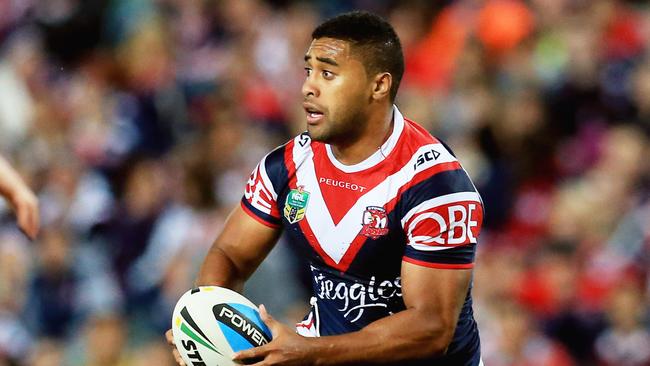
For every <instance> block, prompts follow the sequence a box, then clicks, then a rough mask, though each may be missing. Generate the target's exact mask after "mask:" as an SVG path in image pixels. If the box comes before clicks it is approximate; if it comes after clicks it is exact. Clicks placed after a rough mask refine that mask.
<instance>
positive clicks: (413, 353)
mask: <svg viewBox="0 0 650 366" xmlns="http://www.w3.org/2000/svg"><path fill="white" fill-rule="evenodd" d="M455 325H456V324H455V322H454V323H453V324H445V323H444V321H443V320H440V319H427V318H426V317H424V316H423V314H421V313H420V312H419V311H417V310H416V309H408V310H405V311H402V312H400V313H397V314H395V315H392V316H389V317H386V318H383V319H380V320H377V321H375V322H373V323H372V324H370V325H368V326H367V327H365V328H364V329H362V330H360V331H357V332H353V333H348V334H344V335H338V336H326V337H320V338H314V339H313V342H312V345H313V352H314V355H315V357H316V362H315V364H317V365H364V364H373V365H374V364H400V362H404V361H406V360H416V359H425V358H430V357H434V356H437V355H442V354H444V353H445V351H446V350H447V347H448V346H449V343H450V342H451V339H452V337H453V334H454V329H455Z"/></svg>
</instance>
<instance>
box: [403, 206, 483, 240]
mask: <svg viewBox="0 0 650 366" xmlns="http://www.w3.org/2000/svg"><path fill="white" fill-rule="evenodd" d="M481 216H482V210H481V208H480V207H478V204H477V203H457V204H451V205H445V206H439V207H436V208H434V209H432V210H429V211H425V212H422V213H420V214H418V215H417V216H415V218H414V219H413V220H412V221H411V222H410V223H409V226H408V228H409V229H408V236H409V239H410V240H409V242H410V243H411V244H423V245H429V246H431V245H463V244H469V243H476V236H477V235H478V231H479V227H480V226H479V225H480V222H481V220H482V217H481Z"/></svg>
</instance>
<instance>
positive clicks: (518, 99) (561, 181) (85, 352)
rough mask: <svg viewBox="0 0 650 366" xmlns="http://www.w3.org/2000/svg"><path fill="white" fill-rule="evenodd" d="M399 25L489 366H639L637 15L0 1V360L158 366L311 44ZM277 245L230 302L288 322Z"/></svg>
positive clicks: (644, 325) (642, 127) (646, 29)
mask: <svg viewBox="0 0 650 366" xmlns="http://www.w3.org/2000/svg"><path fill="white" fill-rule="evenodd" d="M352 9H367V10H371V11H375V12H377V13H379V14H382V15H384V16H385V17H386V18H387V19H389V20H390V22H391V23H392V24H393V25H394V27H395V28H396V30H397V32H398V34H399V36H400V37H401V40H402V43H403V47H404V50H405V56H406V64H407V71H406V75H405V78H404V81H403V83H402V87H401V90H400V92H399V95H398V102H397V104H398V106H399V107H400V108H401V110H402V112H403V113H404V114H405V115H406V116H408V117H410V118H411V119H414V120H416V121H418V122H419V123H420V124H422V125H423V126H425V127H426V128H427V129H428V130H430V131H431V132H432V133H433V134H435V135H436V136H438V137H440V138H442V139H444V140H446V142H447V143H448V144H449V145H451V146H452V148H453V149H454V150H455V152H456V153H457V155H458V156H459V158H460V160H461V161H462V162H463V163H464V166H465V168H466V170H467V171H468V172H469V173H470V175H471V176H472V178H473V179H474V181H475V182H476V185H477V186H478V189H479V191H480V192H481V194H482V196H483V198H484V201H485V207H486V209H487V212H486V219H485V222H484V228H483V232H482V235H481V238H480V245H479V253H478V259H477V265H476V269H475V287H474V299H475V310H476V316H477V319H478V320H479V323H480V327H481V332H482V343H483V359H484V360H485V364H486V365H489V366H519V365H521V366H536V365H548V366H565V365H566V366H570V365H617V366H628V365H632V366H637V365H639V366H642V365H650V332H649V331H650V327H649V323H648V315H650V312H649V310H650V306H649V305H650V301H649V294H650V287H649V283H650V282H649V281H648V279H649V277H648V276H649V275H650V159H649V158H650V145H649V144H648V138H649V137H650V5H648V4H646V1H623V0H618V1H617V0H530V1H519V0H484V1H482V0H458V1H433V0H430V1H424V0H423V1H413V0H411V1H407V0H401V1H397V0H395V1H391V0H373V1H371V0H356V1H343V0H337V1H334V0H321V1H291V0H275V1H271V0H267V1H263V0H0V153H1V154H3V155H4V156H5V157H6V158H7V159H8V160H10V161H11V162H12V163H13V164H14V165H15V166H16V167H17V168H18V169H19V171H20V172H21V174H22V175H23V176H24V177H25V179H26V180H27V181H28V182H29V184H30V186H31V187H33V188H34V189H35V191H36V192H37V193H38V197H39V199H40V204H41V212H42V218H41V220H42V222H43V226H44V227H43V231H42V232H41V234H40V236H39V238H38V239H37V240H36V241H34V242H28V241H27V240H26V239H25V238H24V237H23V236H22V235H21V234H20V233H19V232H18V231H17V229H16V228H15V222H14V220H13V218H12V217H11V214H10V212H9V211H8V209H7V207H6V206H2V207H1V208H0V216H1V217H2V219H1V220H0V365H2V366H5V365H38V366H55V365H73V366H76V365H92V366H109V365H110V366H131V365H171V364H172V360H171V358H170V356H169V351H168V349H167V347H166V346H165V343H164V341H163V336H162V333H163V332H164V331H165V330H166V329H167V328H169V325H170V315H171V311H172V309H173V306H174V304H175V301H176V299H177V298H178V297H179V296H180V295H181V294H182V293H183V292H184V291H185V290H187V289H188V288H189V287H190V286H191V284H192V282H193V279H194V277H195V275H196V272H197V270H198V266H199V264H200V262H201V260H202V258H203V256H204V254H205V253H206V251H207V249H208V248H209V246H210V244H211V243H212V240H213V239H214V238H215V236H216V234H217V233H218V232H219V230H220V227H221V226H222V224H223V221H224V218H225V216H226V214H227V213H228V212H229V210H230V209H231V208H232V207H233V205H236V204H238V202H239V200H240V198H241V195H242V193H243V189H244V184H245V182H246V179H247V177H248V175H249V173H250V171H251V170H252V168H253V167H254V166H255V165H256V164H257V162H258V161H259V159H260V158H261V157H262V156H263V155H264V154H265V153H266V152H267V151H269V150H270V149H272V148H273V147H275V146H276V145H279V144H282V143H283V142H285V141H286V140H287V139H289V138H290V137H291V136H292V135H294V134H297V133H299V132H300V131H302V130H303V129H304V113H303V111H302V109H301V107H300V102H299V101H300V98H301V96H300V86H301V84H302V81H303V78H304V71H303V63H302V55H303V54H304V52H305V50H306V48H307V46H308V44H309V42H310V34H311V31H312V29H313V28H314V27H315V26H316V25H317V24H318V23H319V22H320V21H322V20H324V19H325V18H327V17H329V16H332V15H336V14H337V13H339V12H342V11H347V10H352ZM301 274H302V272H301V271H300V270H299V269H298V268H297V267H296V261H295V257H294V256H293V253H292V248H291V247H290V246H288V245H287V244H286V243H285V242H284V241H281V242H280V243H279V244H278V246H277V247H276V249H275V250H274V251H273V252H272V254H271V256H270V257H269V258H268V259H267V261H265V262H264V264H263V265H262V267H261V268H260V270H259V271H258V272H257V273H256V274H255V276H254V278H253V280H251V281H250V283H249V284H248V287H247V292H246V294H247V295H248V296H249V297H250V298H251V299H252V300H253V301H255V302H258V303H259V302H264V303H265V304H267V306H268V307H269V308H270V311H271V313H272V314H274V315H276V316H277V317H279V318H281V319H283V320H284V321H285V322H287V323H291V322H295V321H297V320H298V319H300V318H301V317H302V316H303V314H304V313H303V312H304V311H305V310H306V308H307V306H306V305H307V304H306V298H307V296H308V295H307V290H306V286H307V285H306V282H305V279H304V278H303V277H301Z"/></svg>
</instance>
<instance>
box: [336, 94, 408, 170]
mask: <svg viewBox="0 0 650 366" xmlns="http://www.w3.org/2000/svg"><path fill="white" fill-rule="evenodd" d="M394 124H395V123H394V116H393V106H392V104H391V105H390V106H388V107H387V108H377V109H375V113H373V114H371V115H370V116H369V121H368V124H367V125H366V128H365V130H364V131H362V132H361V134H360V135H359V137H358V138H356V139H355V140H354V141H350V142H348V143H341V144H332V152H333V153H334V156H335V157H336V159H337V160H338V161H339V162H341V163H342V164H345V165H354V164H358V163H360V162H362V161H364V160H366V159H368V158H369V157H370V156H372V154H374V153H375V152H376V151H377V150H379V149H380V148H381V146H382V145H383V144H384V143H385V142H386V140H388V138H389V137H390V135H391V133H392V131H393V126H394Z"/></svg>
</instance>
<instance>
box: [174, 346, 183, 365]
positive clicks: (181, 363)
mask: <svg viewBox="0 0 650 366" xmlns="http://www.w3.org/2000/svg"><path fill="white" fill-rule="evenodd" d="M172 352H173V353H174V359H175V360H176V363H177V364H179V365H180V366H186V365H185V362H184V361H183V359H182V358H181V354H180V352H178V350H177V349H176V348H174V351H172Z"/></svg>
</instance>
